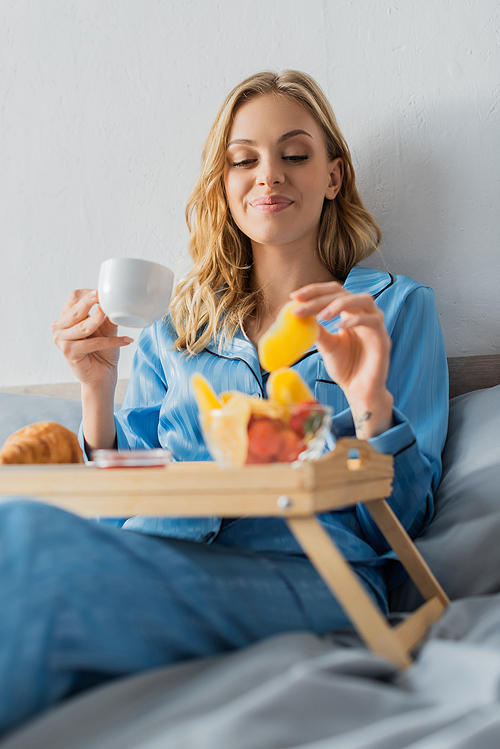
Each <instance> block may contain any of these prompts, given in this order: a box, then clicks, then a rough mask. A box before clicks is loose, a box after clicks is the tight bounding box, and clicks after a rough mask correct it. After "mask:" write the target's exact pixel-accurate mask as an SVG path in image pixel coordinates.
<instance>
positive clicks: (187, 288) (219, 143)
mask: <svg viewBox="0 0 500 749" xmlns="http://www.w3.org/2000/svg"><path fill="white" fill-rule="evenodd" d="M269 93H272V94H273V95H275V96H284V97H286V98H288V99H293V100H295V101H296V102H298V103H299V104H301V105H302V106H304V107H305V108H306V109H307V110H308V111H309V112H310V113H311V114H312V116H313V117H314V119H315V121H316V122H317V123H318V125H319V127H320V128H321V130H322V132H323V134H324V137H325V143H326V149H327V154H328V159H329V161H333V159H335V158H337V157H340V158H341V159H342V161H343V164H344V176H343V180H342V186H341V188H340V191H339V193H338V194H337V196H336V198H335V199H334V200H328V199H325V201H324V205H323V210H322V214H321V218H320V224H319V230H318V238H317V251H318V254H319V257H320V259H321V261H322V262H323V264H324V265H325V267H326V268H327V269H328V270H329V271H330V273H332V274H333V276H335V278H337V279H339V280H340V281H344V280H345V278H346V277H347V274H348V273H349V271H350V270H351V268H352V267H353V266H354V265H356V263H359V262H360V261H361V260H363V259H364V258H366V257H368V256H369V255H371V253H372V252H373V251H374V250H376V249H377V248H378V245H379V243H380V239H381V232H380V229H379V227H378V225H377V223H376V222H375V220H374V219H373V217H372V215H371V214H370V213H369V212H368V211H367V210H366V209H365V207H364V206H363V203H362V202H361V198H360V197H359V194H358V191H357V189H356V184H355V176H354V169H353V165H352V160H351V155H350V153H349V148H348V146H347V143H346V142H345V140H344V138H343V136H342V133H341V132H340V130H339V127H338V125H337V121H336V119H335V115H334V114H333V111H332V108H331V106H330V104H329V102H328V99H327V98H326V96H325V94H324V93H323V91H322V90H321V88H320V87H319V86H318V84H317V83H316V82H315V81H314V80H313V79H312V78H311V77H310V76H309V75H307V74H306V73H302V72H299V71H296V70H285V71H283V72H282V73H273V72H267V71H266V72H262V73H256V74H255V75H252V76H250V77H249V78H246V79H245V80H244V81H242V82H241V83H240V84H239V85H238V86H236V87H235V88H234V89H233V90H232V91H231V93H230V94H229V95H228V96H227V98H226V100H225V101H224V103H223V104H222V106H221V108H220V110H219V113H218V114H217V116H216V118H215V121H214V123H213V125H212V128H211V130H210V132H209V135H208V138H207V140H206V143H205V146H204V149H203V153H202V165H201V171H200V174H199V177H198V180H197V182H196V185H195V188H194V190H193V192H192V194H191V197H190V198H189V201H188V204H187V207H186V221H187V225H188V228H189V232H190V241H189V252H190V255H191V258H192V260H193V268H192V270H191V271H190V273H189V274H188V275H187V276H186V277H185V278H184V279H182V281H181V282H180V283H179V284H178V287H177V289H176V292H175V295H174V297H173V299H172V302H171V304H170V308H169V312H170V318H171V321H172V324H173V325H174V328H175V330H176V332H177V336H178V337H177V340H176V341H175V344H174V347H175V348H176V349H178V350H183V349H185V350H186V352H187V353H188V354H196V353H199V352H200V351H202V350H203V349H204V348H205V347H206V346H207V344H208V343H210V342H211V341H213V340H215V338H216V337H217V336H220V338H219V347H220V348H222V347H223V345H224V343H225V342H227V341H228V340H231V339H232V338H233V336H234V334H235V333H236V331H237V330H238V328H241V329H242V330H244V323H245V320H246V319H247V318H248V317H250V316H252V315H253V316H258V315H259V304H260V303H261V301H262V294H261V290H260V289H258V288H254V285H253V280H252V247H251V243H250V240H249V238H248V237H247V236H246V235H245V234H243V232H242V231H240V229H239V228H238V226H237V225H236V223H235V222H234V219H233V217H232V215H231V212H230V210H229V207H228V203H227V199H226V193H225V187H224V169H225V163H226V148H227V142H228V138H229V132H230V130H231V126H232V124H233V119H234V116H235V113H236V111H237V109H238V108H239V107H240V106H241V105H242V104H244V103H246V102H248V101H250V100H251V99H254V98H255V97H257V96H261V95H263V94H269Z"/></svg>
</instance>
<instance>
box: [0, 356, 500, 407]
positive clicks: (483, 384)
mask: <svg viewBox="0 0 500 749" xmlns="http://www.w3.org/2000/svg"><path fill="white" fill-rule="evenodd" d="M448 367H449V371H450V398H454V397H455V396H456V395H462V394H463V393H468V392H470V391H471V390H480V389H482V388H488V387H493V385H499V384H500V354H491V355H486V356H455V357H449V358H448ZM127 383H128V380H118V385H117V388H116V397H115V400H116V402H117V403H121V402H122V400H123V396H124V395H125V390H126V388H127ZM0 392H5V393H35V394H37V395H54V396H58V397H59V398H76V399H78V398H80V385H79V383H78V382H63V383H59V384H52V385H24V386H22V385H21V386H18V387H8V388H0Z"/></svg>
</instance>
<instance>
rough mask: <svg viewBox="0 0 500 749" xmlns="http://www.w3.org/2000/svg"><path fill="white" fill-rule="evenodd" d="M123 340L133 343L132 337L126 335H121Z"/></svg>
mask: <svg viewBox="0 0 500 749" xmlns="http://www.w3.org/2000/svg"><path fill="white" fill-rule="evenodd" d="M123 340H124V341H125V343H133V342H134V339H133V338H129V337H128V336H123Z"/></svg>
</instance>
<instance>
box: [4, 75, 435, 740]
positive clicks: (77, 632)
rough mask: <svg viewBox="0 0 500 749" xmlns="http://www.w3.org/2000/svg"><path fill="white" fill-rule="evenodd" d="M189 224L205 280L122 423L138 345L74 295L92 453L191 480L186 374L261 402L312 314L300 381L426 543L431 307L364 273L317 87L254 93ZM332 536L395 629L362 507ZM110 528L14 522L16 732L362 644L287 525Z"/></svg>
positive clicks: (422, 294)
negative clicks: (203, 672)
mask: <svg viewBox="0 0 500 749" xmlns="http://www.w3.org/2000/svg"><path fill="white" fill-rule="evenodd" d="M187 218H188V224H189V226H190V231H191V240H190V251H191V255H192V259H193V264H194V265H193V270H192V272H191V273H190V274H189V275H188V276H187V278H186V279H185V280H184V281H183V282H182V283H181V284H180V285H179V287H178V289H177V291H176V294H175V297H174V299H173V301H172V304H171V306H170V312H169V315H168V316H167V317H166V319H165V320H162V321H159V322H157V323H156V324H154V325H153V326H151V327H149V328H147V329H146V330H144V331H143V332H142V334H141V336H140V339H139V344H138V350H137V353H136V356H135V359H134V365H133V372H132V376H131V380H130V385H129V388H128V391H127V394H126V397H125V402H124V404H123V407H122V409H121V410H120V411H119V412H118V413H117V414H115V415H114V414H113V396H114V389H115V385H116V378H117V374H116V371H117V370H116V365H117V360H118V352H119V349H120V347H122V346H124V345H127V344H128V343H129V342H130V339H128V338H126V337H120V336H117V335H116V333H117V331H116V328H115V327H114V326H113V325H112V324H111V323H110V322H109V320H107V319H106V318H105V316H104V314H103V313H102V311H101V310H100V309H99V308H98V310H97V312H95V314H93V315H91V316H89V314H90V310H91V309H92V307H93V306H94V304H95V302H96V294H95V292H94V291H88V290H79V291H76V292H74V293H73V295H72V297H71V298H70V300H69V301H68V303H67V304H66V306H65V307H64V308H63V310H62V312H61V316H60V318H59V320H58V321H57V322H56V323H54V325H53V333H54V338H55V342H56V344H57V345H58V346H59V347H60V348H61V350H62V351H63V353H64V355H65V357H66V359H67V360H68V362H69V364H70V366H71V368H72V370H73V372H74V373H75V375H76V376H77V378H78V379H79V380H80V382H81V385H82V406H83V425H82V440H83V444H84V446H85V449H86V450H87V452H88V451H89V450H91V449H94V448H107V447H112V446H113V445H118V447H119V448H120V449H128V448H138V447H142V448H153V447H158V446H160V445H161V446H163V447H168V448H169V449H170V450H171V451H172V453H173V455H174V457H175V458H176V459H177V460H207V459H209V456H208V453H207V451H206V448H205V445H204V443H203V440H202V437H201V434H200V430H199V426H198V420H197V410H196V406H195V403H194V400H193V395H192V393H191V390H190V387H189V382H190V378H191V374H192V373H193V372H194V371H199V372H202V373H203V374H204V376H205V377H206V378H207V379H208V380H209V381H210V382H211V384H212V386H213V387H214V389H215V390H216V392H221V391H225V390H235V389H237V390H240V391H243V392H246V393H251V394H254V395H255V396H256V397H265V396H266V382H267V374H268V373H267V372H263V371H261V369H260V367H259V362H258V357H257V352H256V345H257V343H258V341H259V339H260V337H261V336H262V335H263V333H264V332H265V331H266V330H267V328H268V327H269V325H270V324H271V323H272V322H273V321H274V319H275V318H276V315H277V313H278V311H279V309H280V308H281V307H282V305H283V304H284V303H285V302H286V301H288V299H289V298H290V297H292V298H295V299H297V300H298V301H300V302H301V307H300V310H299V311H298V312H297V314H298V315H299V316H301V315H302V316H307V315H310V314H314V315H316V316H317V317H318V318H319V319H320V320H321V322H322V326H321V327H320V333H319V335H318V339H317V341H316V345H315V348H314V349H312V350H311V351H309V352H307V354H306V355H305V356H304V357H303V358H302V359H301V360H300V361H299V362H298V363H297V364H296V365H295V367H296V369H297V370H298V371H299V372H300V374H301V375H302V377H303V378H304V379H305V380H306V382H307V383H308V384H309V387H310V388H311V389H312V390H313V392H314V393H315V396H316V398H317V399H318V400H320V401H322V402H325V403H329V404H330V405H332V406H333V407H334V409H335V414H336V415H335V418H334V422H335V430H336V432H337V433H338V434H339V435H354V434H356V435H357V436H358V437H359V438H362V439H369V440H370V441H371V444H372V445H373V446H374V447H375V448H376V449H377V450H379V451H381V452H384V453H390V454H392V455H394V458H395V480H394V491H393V494H392V496H391V498H390V503H391V505H392V507H393V508H394V510H395V511H396V513H397V514H398V516H399V517H400V519H401V521H402V522H403V524H404V525H405V527H406V528H407V530H408V531H409V532H410V534H411V535H412V536H415V535H417V534H418V533H419V532H420V531H421V530H422V528H423V527H425V525H426V523H427V522H428V521H429V519H430V517H431V515H432V493H433V491H434V489H435V488H436V486H437V482H438V481H439V477H440V470H441V466H440V455H441V450H442V447H443V444H444V439H445V435H446V424H447V401H448V394H447V377H446V358H445V353H444V347H443V342H442V337H441V332H440V328H439V322H438V319H437V314H436V310H435V306H434V301H433V296H432V292H431V291H430V290H429V289H428V288H426V287H423V286H421V285H419V284H418V283H416V282H415V281H412V280H411V279H408V278H404V277H395V278H394V277H392V276H390V275H389V274H387V273H381V272H377V271H373V270H369V269H367V268H363V267H360V266H359V265H357V264H358V263H359V262H360V261H361V260H362V259H364V258H366V257H367V256H368V255H370V253H371V252H373V251H374V250H375V249H376V248H377V246H378V243H379V241H380V231H379V229H378V227H377V225H376V223H375V222H374V221H373V219H372V217H371V216H370V215H369V214H368V213H367V211H366V210H365V209H364V207H363V205H362V203H361V200H360V198H359V196H358V193H357V190H356V187H355V180H354V171H353V167H352V163H351V159H350V155H349V151H348V148H347V145H346V144H345V142H344V139H343V138H342V135H341V134H340V132H339V129H338V126H337V124H336V122H335V118H334V116H333V113H332V111H331V109H330V106H329V104H328V102H327V100H326V98H325V96H324V94H323V93H322V92H321V90H320V89H319V87H318V86H317V84H316V83H315V82H314V81H313V80H312V79H311V78H310V77H308V76H307V75H304V74H302V73H298V72H294V71H285V72H284V73H282V74H280V75H276V74H273V73H262V74H257V75H255V76H251V77H250V78H249V79H247V80H246V81H243V82H242V83H241V84H240V85H239V86H237V87H236V88H235V89H234V90H233V91H232V92H231V93H230V94H229V96H228V98H227V99H226V101H225V102H224V104H223V106H222V108H221V110H220V112H219V114H218V116H217V118H216V120H215V122H214V125H213V127H212V129H211V131H210V134H209V137H208V140H207V143H206V145H205V149H204V153H203V160H202V170H201V174H200V177H199V179H198V183H197V185H196V187H195V190H194V192H193V195H192V197H191V199H190V201H189V204H188V208H187ZM321 520H322V522H323V524H324V526H325V527H326V529H327V530H328V532H329V533H330V534H331V535H332V536H333V538H334V539H335V541H336V543H337V544H338V545H339V547H340V548H341V550H342V551H343V553H344V555H345V556H346V558H347V559H348V560H349V561H350V562H351V563H352V565H353V568H354V569H355V571H356V572H357V574H358V576H359V577H360V579H361V580H362V582H363V583H364V584H365V586H366V588H367V590H368V591H369V592H370V594H371V595H372V596H373V598H374V599H375V600H376V601H377V603H378V605H379V606H380V607H381V609H382V610H383V611H385V612H386V611H387V608H388V606H387V591H388V586H389V587H392V586H394V585H397V584H398V582H399V581H400V580H401V579H402V575H401V569H400V567H399V565H398V564H397V563H394V562H392V559H393V555H392V553H391V552H389V551H388V548H387V545H386V543H385V541H384V539H383V538H382V536H381V535H380V533H379V532H378V530H377V528H376V526H375V525H374V524H373V522H372V520H371V518H370V516H369V514H368V513H367V511H366V509H365V508H364V507H362V506H358V507H356V508H355V509H354V508H351V509H348V510H345V511H340V512H334V513H325V514H324V515H322V516H321ZM118 525H121V526H122V527H121V528H114V527H111V526H110V525H109V524H98V523H92V522H89V521H85V520H82V519H81V518H77V517H74V516H72V515H70V514H68V513H65V512H62V511H60V510H58V509H55V508H51V507H47V506H43V505H38V504H33V503H30V502H29V501H28V502H26V503H23V502H19V501H17V502H15V503H11V504H8V503H7V504H5V505H4V506H3V507H2V513H1V521H0V528H1V529H2V530H1V533H2V539H0V548H2V549H6V548H8V544H9V541H8V539H9V538H14V539H15V543H12V542H11V546H12V548H11V549H10V550H9V552H8V554H7V556H6V560H7V561H6V562H5V564H6V565H7V567H6V568H5V569H2V570H1V574H0V581H1V582H0V585H3V586H4V587H3V591H2V592H3V595H2V600H3V601H5V600H9V601H10V602H9V604H8V607H7V613H6V612H5V610H4V612H3V617H2V619H3V621H2V624H1V625H0V627H2V628H3V630H2V635H3V636H2V639H1V642H2V643H3V645H2V653H1V654H0V658H1V660H0V679H1V680H5V681H2V683H3V685H6V684H8V687H6V686H5V688H4V690H3V692H2V693H3V694H8V695H9V697H8V699H7V700H6V701H5V703H4V704H3V705H1V706H0V726H2V727H3V728H4V729H5V728H6V727H7V726H9V725H13V724H14V723H15V722H16V721H19V720H21V719H23V718H25V717H26V716H28V715H30V714H32V713H34V712H36V711H38V710H41V709H43V708H44V707H46V706H47V705H49V704H50V703H52V702H54V701H56V700H58V699H60V698H62V697H63V696H65V695H67V694H70V693H73V692H75V691H78V690H80V689H82V688H84V687H86V686H88V685H90V684H93V683H99V682H101V681H104V680H106V679H109V678H112V677H114V676H118V675H123V674H128V673H132V672H135V671H139V670H141V669H145V668H150V667H154V666H158V665H161V664H165V663H170V662H174V661H178V660H180V659H184V658H189V657H197V656H204V655H211V654H214V653H218V652H223V651H227V650H231V649H234V648H239V647H243V646H245V645H247V644H249V643H251V642H254V641H256V640H258V639H260V638H263V637H266V636H269V635H273V634H276V633H279V632H284V631H291V630H304V629H306V630H312V631H314V632H317V633H324V632H327V631H329V630H332V629H335V628H338V627H341V626H346V625H348V624H349V622H348V621H347V619H346V617H345V615H344V614H343V612H342V610H341V609H340V607H339V606H338V604H337V603H336V601H335V599H334V598H333V597H332V595H331V593H330V592H329V591H328V590H327V589H326V587H325V585H324V584H323V582H322V580H321V579H320V578H319V576H318V575H317V574H316V572H315V571H314V569H313V568H312V566H311V565H310V563H309V562H308V560H307V559H306V558H305V557H304V556H303V553H302V551H301V549H300V548H299V547H298V545H297V544H296V542H295V540H294V539H293V537H292V536H291V534H290V533H289V531H288V530H287V528H286V525H285V524H284V522H283V521H282V520H281V519H279V518H278V519H273V518H232V519H226V520H224V521H222V520H221V519H220V518H199V519H197V518H187V519H183V518H150V517H135V518H131V519H127V520H122V521H120V522H119V523H118ZM126 531H129V532H126ZM130 531H135V532H130ZM4 537H5V538H4ZM389 562H392V564H389ZM5 586H7V589H6V588H5ZM9 586H10V587H9ZM9 595H10V598H9ZM26 643H29V647H27V646H26ZM8 652H11V653H12V652H15V653H16V658H15V659H12V660H9V657H8V655H7V653H8Z"/></svg>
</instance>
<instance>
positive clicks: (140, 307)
mask: <svg viewBox="0 0 500 749" xmlns="http://www.w3.org/2000/svg"><path fill="white" fill-rule="evenodd" d="M173 283H174V274H173V273H172V271H171V270H170V269H169V268H166V267H165V266H164V265H159V264H158V263H151V262H149V260H139V259H137V258H132V257H120V258H112V259H111V260H105V261H104V263H102V265H101V269H100V271H99V282H98V285H97V294H98V298H99V305H100V307H101V309H102V311H103V312H104V314H105V315H107V317H109V319H110V320H111V322H112V323H114V324H115V325H125V327H127V328H145V327H146V326H147V325H151V323H153V322H154V321H155V320H158V319H159V318H160V317H163V315H164V314H165V312H166V311H167V309H168V305H169V303H170V297H171V296H172V286H173Z"/></svg>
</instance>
